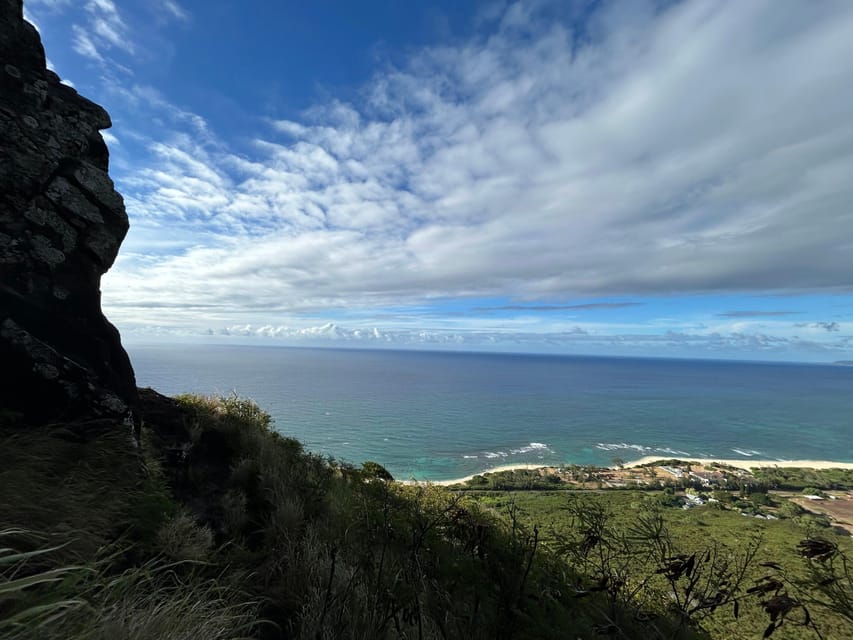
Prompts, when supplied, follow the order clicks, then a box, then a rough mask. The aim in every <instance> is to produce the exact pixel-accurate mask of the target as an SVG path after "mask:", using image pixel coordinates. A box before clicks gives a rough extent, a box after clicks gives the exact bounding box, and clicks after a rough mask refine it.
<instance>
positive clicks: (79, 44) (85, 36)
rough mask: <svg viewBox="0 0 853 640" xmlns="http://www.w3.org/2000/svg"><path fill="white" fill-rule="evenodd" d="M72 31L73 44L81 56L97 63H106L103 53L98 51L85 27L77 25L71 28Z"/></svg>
mask: <svg viewBox="0 0 853 640" xmlns="http://www.w3.org/2000/svg"><path fill="white" fill-rule="evenodd" d="M71 31H72V33H73V34H74V40H73V44H72V48H73V49H74V51H76V52H77V53H79V54H80V55H81V56H84V57H86V58H90V59H92V60H95V61H97V62H103V61H104V57H103V56H102V55H101V52H100V51H98V48H97V47H96V46H95V43H94V41H93V39H92V37H91V36H90V35H89V33H88V32H87V31H86V30H85V29H84V28H83V27H81V26H79V25H76V24H75V25H74V26H72V27H71Z"/></svg>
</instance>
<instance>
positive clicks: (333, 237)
mask: <svg viewBox="0 0 853 640" xmlns="http://www.w3.org/2000/svg"><path fill="white" fill-rule="evenodd" d="M104 1H105V0H101V2H104ZM98 6H99V7H100V3H99V4H98ZM540 6H547V3H546V4H545V5H538V4H537V5H528V4H526V3H521V4H515V5H510V6H508V7H507V8H506V9H505V10H504V11H503V13H502V14H501V17H500V19H488V20H486V19H484V23H483V24H484V25H485V26H484V27H483V28H484V29H485V28H488V29H489V31H484V32H482V33H480V34H478V35H476V36H475V37H473V38H471V39H470V40H469V41H466V42H461V43H456V44H449V45H446V46H436V47H432V48H427V49H423V50H421V51H418V52H415V53H414V54H413V55H412V56H411V57H410V59H409V60H408V61H407V62H406V63H405V64H403V65H401V66H398V67H387V68H386V69H385V70H384V71H382V72H380V73H378V74H377V75H376V76H375V77H374V78H373V79H372V80H371V82H370V83H368V85H367V86H365V87H364V88H363V91H362V93H361V94H360V95H361V96H363V99H359V100H356V101H354V102H352V103H344V102H340V101H334V100H333V101H329V102H327V103H321V104H317V105H316V106H315V107H314V108H312V109H310V110H309V111H307V112H306V113H305V114H304V116H303V117H302V118H301V119H300V121H298V122H297V121H295V120H287V121H284V120H279V121H274V122H272V123H269V124H268V128H267V129H266V130H263V131H258V132H257V133H256V135H255V136H254V138H253V140H251V146H250V147H246V148H242V149H241V151H240V152H239V153H238V152H237V151H235V150H234V149H233V148H231V147H230V146H229V144H228V143H227V142H225V140H224V138H223V137H219V136H217V133H216V132H214V131H211V130H210V128H209V126H208V125H207V123H206V121H205V120H204V119H203V118H201V117H199V116H195V115H194V114H192V113H190V112H188V111H186V110H183V109H179V108H177V107H173V106H172V105H170V104H169V103H168V101H167V99H166V98H163V97H162V96H160V95H159V94H157V93H156V92H148V93H149V95H145V93H146V92H145V90H144V89H143V88H140V87H136V88H134V89H132V90H130V91H125V95H124V99H125V100H126V101H127V104H128V105H130V104H136V105H137V106H138V105H144V106H145V108H146V109H150V110H153V111H154V112H156V113H159V114H161V115H162V117H163V120H164V122H165V123H168V124H169V126H171V127H172V130H171V132H169V131H168V129H160V130H161V131H165V133H164V134H163V135H162V137H160V138H159V139H147V140H145V142H146V148H147V153H148V161H147V163H144V164H143V166H141V167H139V168H138V169H137V170H135V171H133V172H131V173H128V174H126V175H121V176H119V178H118V179H119V183H120V187H121V189H122V191H123V193H124V194H125V196H126V200H127V203H128V209H129V211H130V214H131V218H132V222H133V227H132V229H133V230H132V231H131V236H130V237H129V240H128V244H129V246H131V247H132V248H133V250H134V251H136V252H137V256H138V255H143V254H146V252H147V251H148V249H147V248H146V247H145V246H144V245H143V244H142V243H140V244H137V245H134V242H136V241H135V240H134V233H136V231H135V230H140V232H141V233H143V234H149V232H150V231H151V230H153V229H158V228H159V229H162V230H164V233H168V234H173V235H174V236H175V237H180V238H187V239H188V240H187V241H186V242H182V243H181V245H180V247H181V248H180V249H178V250H176V251H175V252H171V253H170V252H163V251H159V250H158V251H153V250H152V252H151V253H150V254H147V255H148V258H150V259H148V260H142V259H139V258H138V257H133V256H128V258H127V259H123V258H122V257H120V258H119V262H118V263H117V265H116V267H115V269H114V270H113V271H112V272H111V273H110V274H108V276H107V279H106V280H105V282H106V283H107V284H108V285H109V287H105V291H104V299H105V304H106V305H107V306H112V307H114V308H119V307H121V308H129V305H131V304H132V303H133V302H134V301H135V302H137V303H138V304H139V305H145V304H148V303H151V302H154V301H157V300H162V299H163V298H167V299H170V300H178V301H184V302H185V304H186V305H187V308H188V309H189V308H191V307H193V305H201V304H212V305H214V306H216V308H217V309H218V310H219V311H218V317H219V318H223V319H225V320H226V321H227V318H228V317H229V316H235V315H239V314H241V313H242V310H243V309H246V308H252V309H261V308H264V307H265V306H266V307H267V308H269V309H279V310H282V312H283V313H284V312H288V310H290V311H297V312H300V313H307V312H317V313H320V312H321V311H323V310H326V311H330V312H331V311H334V310H338V309H359V308H375V307H387V306H391V305H395V304H404V303H411V304H414V303H428V302H429V301H431V300H435V299H447V298H475V297H481V296H482V297H496V296H500V297H509V298H515V299H523V300H532V301H535V300H542V301H543V303H542V304H541V305H535V304H532V305H531V306H529V307H521V305H519V307H520V308H519V309H518V310H531V311H546V310H547V311H559V310H563V309H564V307H565V308H566V310H569V308H574V309H576V310H580V309H581V308H591V307H586V306H579V307H571V306H564V305H554V304H550V303H549V301H550V300H554V299H558V300H559V299H566V298H571V297H577V296H615V295H619V296H621V295H625V296H640V295H645V294H650V295H673V294H678V293H702V292H744V291H747V292H752V291H759V292H771V291H775V292H798V291H807V290H808V291H816V290H822V291H849V290H850V289H851V287H853V275H851V274H853V251H851V249H852V248H853V247H851V246H850V241H849V236H850V234H847V233H840V232H839V230H843V229H850V228H853V218H851V214H850V210H849V202H850V201H853V186H851V184H853V183H851V182H850V180H849V175H851V173H853V154H851V152H850V149H851V148H853V85H851V84H850V83H849V82H845V79H846V78H847V76H848V75H849V73H850V72H851V63H850V62H849V61H851V60H853V4H850V3H846V2H835V3H833V2H826V3H802V4H797V5H795V6H793V7H790V8H789V9H788V10H786V11H784V12H780V11H778V8H777V7H776V5H775V3H773V2H770V1H765V2H760V1H759V2H750V3H720V4H717V3H705V2H684V3H679V4H675V5H673V6H670V7H668V8H667V9H665V10H657V9H656V8H655V5H653V4H651V3H650V4H648V5H643V4H639V3H636V4H632V6H631V8H630V10H626V8H625V7H624V5H619V6H618V8H617V7H616V6H615V5H600V6H598V8H597V9H596V10H595V11H593V12H592V13H591V15H590V16H588V17H587V18H585V20H586V22H585V23H584V24H583V25H582V26H583V29H579V28H578V25H573V24H570V23H562V22H560V21H559V20H553V19H552V18H553V16H547V15H545V14H543V13H541V12H540V11H539V9H538V8H537V7H540ZM100 10H101V9H100V8H99V11H100ZM581 31H582V33H581ZM105 43H108V41H105ZM134 101H135V102H134ZM128 112H129V113H134V112H132V111H130V109H128ZM122 137H123V139H124V138H125V137H126V135H125V134H122ZM150 235H151V234H149V236H150ZM139 237H140V238H141V237H142V236H139ZM212 283H215V284H212ZM625 304H630V303H625ZM595 308H599V309H603V308H616V307H612V306H611V307H604V306H598V307H595ZM793 313H797V312H795V311H769V312H767V311H731V312H727V313H723V314H720V315H722V316H724V317H750V316H754V317H760V316H773V315H789V314H793ZM171 317H172V319H173V321H175V322H185V323H189V322H200V321H204V320H205V318H198V317H196V316H195V315H194V314H193V313H190V312H188V311H187V312H184V313H181V312H180V311H179V310H175V311H174V312H173V315H172V316H171ZM750 340H752V339H750Z"/></svg>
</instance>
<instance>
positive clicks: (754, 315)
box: [717, 310, 802, 318]
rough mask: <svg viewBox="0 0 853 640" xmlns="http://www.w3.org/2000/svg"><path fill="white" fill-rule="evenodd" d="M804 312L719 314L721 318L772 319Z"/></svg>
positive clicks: (728, 312) (732, 312)
mask: <svg viewBox="0 0 853 640" xmlns="http://www.w3.org/2000/svg"><path fill="white" fill-rule="evenodd" d="M801 313H802V311H749V310H747V311H725V312H723V313H718V314H717V317H720V318H765V317H767V318H772V317H776V316H794V315H799V314H801Z"/></svg>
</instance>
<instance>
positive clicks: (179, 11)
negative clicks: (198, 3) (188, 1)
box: [161, 0, 190, 22]
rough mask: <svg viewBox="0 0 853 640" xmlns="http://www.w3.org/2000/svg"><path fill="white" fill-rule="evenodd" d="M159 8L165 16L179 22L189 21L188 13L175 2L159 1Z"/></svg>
mask: <svg viewBox="0 0 853 640" xmlns="http://www.w3.org/2000/svg"><path fill="white" fill-rule="evenodd" d="M161 6H162V8H163V11H164V12H165V14H166V15H167V16H168V17H170V18H172V19H175V20H178V21H180V22H187V21H188V20H189V19H190V16H189V13H187V11H186V9H184V8H183V7H182V6H181V5H179V4H178V3H177V2H175V0H161Z"/></svg>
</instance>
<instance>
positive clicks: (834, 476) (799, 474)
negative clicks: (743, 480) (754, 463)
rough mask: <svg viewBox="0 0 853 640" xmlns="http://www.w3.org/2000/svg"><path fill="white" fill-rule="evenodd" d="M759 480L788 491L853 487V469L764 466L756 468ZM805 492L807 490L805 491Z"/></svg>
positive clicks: (755, 472) (755, 471)
mask: <svg viewBox="0 0 853 640" xmlns="http://www.w3.org/2000/svg"><path fill="white" fill-rule="evenodd" d="M754 474H755V479H756V481H757V482H759V483H761V484H763V485H765V486H767V487H769V488H771V489H784V490H787V491H802V490H803V489H810V491H811V490H814V491H815V493H819V492H820V490H821V489H823V490H831V489H841V490H850V489H853V469H799V468H793V467H792V468H777V467H773V468H764V469H755V470H754ZM804 493H805V492H804Z"/></svg>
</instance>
